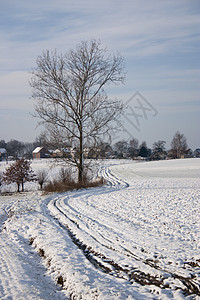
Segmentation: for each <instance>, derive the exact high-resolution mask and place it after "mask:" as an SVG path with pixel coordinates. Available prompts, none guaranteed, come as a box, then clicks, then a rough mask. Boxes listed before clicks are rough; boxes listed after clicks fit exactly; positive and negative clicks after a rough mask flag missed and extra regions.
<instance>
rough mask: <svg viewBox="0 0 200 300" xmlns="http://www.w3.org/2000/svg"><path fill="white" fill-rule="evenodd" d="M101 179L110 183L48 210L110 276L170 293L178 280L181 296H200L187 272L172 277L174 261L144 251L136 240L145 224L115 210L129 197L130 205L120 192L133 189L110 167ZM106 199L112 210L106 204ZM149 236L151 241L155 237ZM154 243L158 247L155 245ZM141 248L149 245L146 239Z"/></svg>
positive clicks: (61, 199) (54, 202) (57, 202)
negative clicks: (115, 174)
mask: <svg viewBox="0 0 200 300" xmlns="http://www.w3.org/2000/svg"><path fill="white" fill-rule="evenodd" d="M100 175H101V176H103V177H104V178H105V180H106V181H107V186H106V187H102V188H97V189H88V190H81V191H76V192H72V193H69V194H67V195H65V196H63V197H58V198H57V199H54V200H52V201H50V203H49V205H48V207H49V209H50V211H51V213H52V214H53V215H54V216H56V218H57V219H58V220H59V222H60V225H61V226H63V227H65V228H66V230H67V232H68V234H69V235H70V237H71V239H72V241H73V243H74V244H76V245H77V246H78V247H79V249H81V250H82V251H83V253H84V255H85V257H86V258H87V259H88V260H89V261H90V262H91V263H92V264H93V265H94V267H96V268H98V270H101V271H102V272H105V273H108V274H109V275H111V276H114V277H117V278H121V279H123V280H126V281H128V282H130V283H133V282H137V283H139V284H141V285H154V286H156V287H158V288H160V289H170V285H172V286H173V284H174V281H177V282H180V284H178V286H180V287H179V288H180V289H181V290H182V291H185V292H187V293H188V294H197V295H199V293H200V292H199V287H198V283H197V282H196V281H195V280H194V279H193V278H190V277H189V276H188V275H187V272H186V273H185V272H184V270H183V269H181V272H179V273H176V272H174V269H173V267H171V265H170V261H169V262H167V259H169V258H167V257H165V258H163V257H162V253H159V250H158V252H157V253H156V252H151V251H150V250H149V249H145V248H143V247H141V241H140V240H139V241H137V240H133V236H134V235H135V231H137V233H138V234H139V235H140V239H141V235H142V234H143V233H144V226H145V227H146V224H145V222H143V223H139V222H138V219H137V218H136V219H137V220H135V221H134V219H131V218H129V216H128V215H123V214H118V212H119V207H118V208H117V209H116V211H115V201H116V199H119V197H123V198H124V199H126V197H127V195H128V201H129V202H130V193H128V194H126V193H123V192H122V190H123V189H124V188H128V187H129V185H128V183H126V182H124V181H123V180H121V179H119V178H116V177H115V176H114V175H113V174H111V171H110V170H109V169H108V168H102V169H101V170H100ZM105 199H106V200H107V201H108V202H109V205H105V203H107V201H106V202H105ZM122 203H123V202H122ZM120 205H122V204H120ZM121 209H122V210H123V206H122V207H121ZM127 213H128V212H127ZM141 224H142V225H141ZM143 224H144V225H143ZM147 226H148V224H147ZM149 230H151V227H149ZM147 234H148V235H149V234H150V235H151V237H152V239H153V235H154V234H155V233H152V234H151V233H150V232H149V233H148V232H147ZM154 239H156V238H154ZM152 243H155V244H156V240H152ZM142 245H145V236H144V242H143V244H142ZM168 247H169V245H168ZM159 259H160V263H159ZM168 278H170V280H168Z"/></svg>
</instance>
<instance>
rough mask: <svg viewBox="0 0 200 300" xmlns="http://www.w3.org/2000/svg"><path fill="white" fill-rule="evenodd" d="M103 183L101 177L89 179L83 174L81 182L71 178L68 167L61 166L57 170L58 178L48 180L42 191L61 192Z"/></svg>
mask: <svg viewBox="0 0 200 300" xmlns="http://www.w3.org/2000/svg"><path fill="white" fill-rule="evenodd" d="M103 184H104V180H103V178H98V179H96V180H95V181H93V180H90V179H89V178H88V177H87V175H86V174H85V175H84V177H83V182H82V183H81V184H80V182H77V181H75V180H74V179H73V176H72V173H71V171H70V170H69V169H65V168H62V169H61V170H60V172H59V176H58V179H54V180H51V181H49V182H48V183H47V184H46V185H45V187H44V191H45V192H46V193H54V192H57V193H62V192H67V191H71V190H75V189H80V188H89V187H97V186H101V185H103Z"/></svg>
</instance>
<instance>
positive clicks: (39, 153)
mask: <svg viewBox="0 0 200 300" xmlns="http://www.w3.org/2000/svg"><path fill="white" fill-rule="evenodd" d="M32 154H33V159H34V158H48V157H50V153H49V151H48V150H46V149H45V148H44V147H37V148H35V150H33V152H32Z"/></svg>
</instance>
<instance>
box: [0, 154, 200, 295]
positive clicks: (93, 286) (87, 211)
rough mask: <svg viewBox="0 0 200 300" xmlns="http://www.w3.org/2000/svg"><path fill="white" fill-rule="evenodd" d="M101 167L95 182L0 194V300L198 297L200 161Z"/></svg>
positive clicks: (35, 165) (113, 163)
mask: <svg viewBox="0 0 200 300" xmlns="http://www.w3.org/2000/svg"><path fill="white" fill-rule="evenodd" d="M101 165H102V168H101V169H100V173H101V174H102V175H103V176H104V177H105V178H106V179H107V185H106V186H104V187H101V188H92V189H88V190H79V191H73V192H68V193H63V194H54V195H53V194H51V195H47V196H44V195H42V194H41V193H40V192H39V191H37V190H36V189H37V188H38V187H37V186H36V184H35V186H34V190H35V191H32V192H31V193H23V194H21V195H15V196H1V197H0V226H1V227H0V229H1V232H0V247H1V256H0V298H1V299H84V300H85V299H86V300H87V299H88V300H90V299H106V300H107V299H114V300H115V299H123V300H124V299H129V300H130V299H142V300H143V299H161V300H162V299H200V289H199V284H200V244H199V242H200V239H199V235H200V159H184V160H169V161H158V162H141V163H136V162H131V161H114V160H113V161H107V162H106V163H105V161H102V162H101ZM5 167H6V166H5V163H1V165H0V170H3V169H4V168H5ZM32 167H33V169H34V170H38V169H41V168H48V170H50V169H49V166H47V165H46V161H45V163H44V161H42V160H40V161H34V162H33V164H32ZM50 174H51V175H50V176H56V174H57V169H56V168H55V167H54V168H51V171H50ZM25 187H26V186H25ZM27 187H28V185H27Z"/></svg>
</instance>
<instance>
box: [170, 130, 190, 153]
mask: <svg viewBox="0 0 200 300" xmlns="http://www.w3.org/2000/svg"><path fill="white" fill-rule="evenodd" d="M187 148H188V145H187V140H186V137H185V136H184V134H182V133H180V132H179V131H177V132H176V133H175V135H174V137H173V139H172V141H171V151H172V153H173V156H174V158H180V157H181V155H182V154H184V153H185V152H186V150H187Z"/></svg>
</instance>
